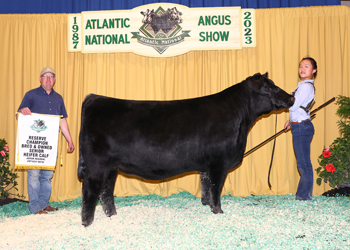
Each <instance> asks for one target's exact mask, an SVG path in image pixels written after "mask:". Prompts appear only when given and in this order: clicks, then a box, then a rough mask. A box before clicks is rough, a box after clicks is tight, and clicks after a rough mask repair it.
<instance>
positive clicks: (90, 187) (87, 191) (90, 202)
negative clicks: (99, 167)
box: [81, 176, 103, 227]
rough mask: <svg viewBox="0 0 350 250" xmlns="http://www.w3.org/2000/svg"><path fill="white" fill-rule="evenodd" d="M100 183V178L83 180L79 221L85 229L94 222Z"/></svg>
mask: <svg viewBox="0 0 350 250" xmlns="http://www.w3.org/2000/svg"><path fill="white" fill-rule="evenodd" d="M102 183H103V179H102V178H91V177H87V176H85V178H84V180H83V190H82V196H81V220H82V224H83V225H84V226H85V227H87V226H89V225H91V224H92V222H93V221H94V216H95V209H96V204H97V200H98V196H99V194H100V192H101V187H102Z"/></svg>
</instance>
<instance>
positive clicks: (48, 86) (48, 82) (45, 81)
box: [40, 73, 56, 92]
mask: <svg viewBox="0 0 350 250" xmlns="http://www.w3.org/2000/svg"><path fill="white" fill-rule="evenodd" d="M55 81H56V76H55V75H54V74H52V73H45V74H43V75H42V76H40V83H41V86H42V87H43V89H45V90H46V91H49V92H51V90H52V87H53V85H54V84H55Z"/></svg>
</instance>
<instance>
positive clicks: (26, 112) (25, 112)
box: [18, 107, 32, 115]
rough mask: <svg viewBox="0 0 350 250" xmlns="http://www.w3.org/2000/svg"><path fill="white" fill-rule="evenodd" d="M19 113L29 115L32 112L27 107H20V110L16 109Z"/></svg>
mask: <svg viewBox="0 0 350 250" xmlns="http://www.w3.org/2000/svg"><path fill="white" fill-rule="evenodd" d="M18 112H19V113H21V114H22V115H31V114H32V112H31V111H30V109H29V108H28V107H25V108H22V109H20V110H18Z"/></svg>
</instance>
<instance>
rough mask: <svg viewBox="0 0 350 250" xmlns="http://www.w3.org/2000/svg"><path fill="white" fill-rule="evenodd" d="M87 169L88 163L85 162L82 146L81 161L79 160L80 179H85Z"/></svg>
mask: <svg viewBox="0 0 350 250" xmlns="http://www.w3.org/2000/svg"><path fill="white" fill-rule="evenodd" d="M85 171H86V165H85V162H84V158H83V156H82V155H81V148H80V149H79V162H78V177H79V179H84V177H85Z"/></svg>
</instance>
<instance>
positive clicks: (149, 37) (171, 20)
mask: <svg viewBox="0 0 350 250" xmlns="http://www.w3.org/2000/svg"><path fill="white" fill-rule="evenodd" d="M140 13H141V14H142V15H143V19H142V23H143V25H142V26H141V27H140V28H139V30H140V31H141V32H142V33H143V34H144V35H145V36H141V35H139V32H131V33H132V35H133V36H132V37H131V38H136V39H137V41H138V42H139V43H141V44H143V45H146V46H151V47H153V48H154V49H155V50H156V51H157V52H158V53H159V54H162V53H163V52H164V51H165V50H166V49H167V48H169V47H170V46H174V45H177V44H179V43H181V42H183V41H184V40H185V37H190V35H189V33H190V31H182V27H181V26H180V23H182V22H183V19H182V17H181V16H182V12H180V11H178V10H177V8H176V7H173V8H168V9H167V10H166V11H165V10H164V9H163V8H162V7H161V6H160V7H159V8H158V9H157V10H154V9H152V10H150V9H147V10H146V11H141V12H140ZM180 31H182V33H181V34H180V35H177V34H178V33H179V32H180Z"/></svg>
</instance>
